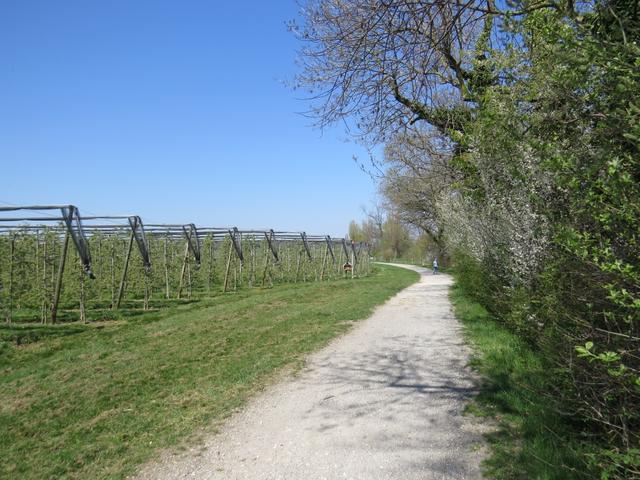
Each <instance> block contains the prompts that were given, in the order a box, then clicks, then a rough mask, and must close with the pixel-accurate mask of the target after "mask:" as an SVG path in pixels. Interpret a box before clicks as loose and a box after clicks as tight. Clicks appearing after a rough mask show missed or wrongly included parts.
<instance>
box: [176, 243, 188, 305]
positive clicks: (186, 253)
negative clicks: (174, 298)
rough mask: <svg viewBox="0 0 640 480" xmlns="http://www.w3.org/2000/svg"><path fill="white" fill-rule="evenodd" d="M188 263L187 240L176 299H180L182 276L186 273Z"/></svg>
mask: <svg viewBox="0 0 640 480" xmlns="http://www.w3.org/2000/svg"><path fill="white" fill-rule="evenodd" d="M188 261H189V240H187V243H186V245H185V246H184V256H183V258H182V270H181V271H180V283H179V284H178V298H180V297H182V284H183V283H184V274H185V272H186V271H187V262H188Z"/></svg>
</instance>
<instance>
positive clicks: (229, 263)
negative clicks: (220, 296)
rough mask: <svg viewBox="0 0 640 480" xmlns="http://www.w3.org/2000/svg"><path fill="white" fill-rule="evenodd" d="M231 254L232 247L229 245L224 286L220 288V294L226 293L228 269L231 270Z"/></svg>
mask: <svg viewBox="0 0 640 480" xmlns="http://www.w3.org/2000/svg"><path fill="white" fill-rule="evenodd" d="M232 254H233V245H231V244H229V255H228V256H227V268H226V269H225V272H224V284H223V286H222V292H223V293H224V292H226V291H227V284H228V283H229V269H230V268H231V255H232Z"/></svg>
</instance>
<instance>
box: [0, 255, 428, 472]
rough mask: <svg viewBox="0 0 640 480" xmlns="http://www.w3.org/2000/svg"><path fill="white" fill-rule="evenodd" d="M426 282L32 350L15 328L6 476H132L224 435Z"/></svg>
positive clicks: (141, 320)
mask: <svg viewBox="0 0 640 480" xmlns="http://www.w3.org/2000/svg"><path fill="white" fill-rule="evenodd" d="M417 279H418V275H417V274H416V273H414V272H411V271H407V270H403V269H398V268H393V267H385V266H381V267H376V271H375V273H374V274H372V275H371V276H370V277H366V278H360V279H356V280H346V279H345V280H337V281H331V282H324V283H302V284H295V285H283V286H278V287H276V288H273V289H255V290H250V291H249V290H247V291H241V292H238V293H235V294H227V295H221V296H218V297H216V298H213V299H209V300H203V301H200V302H197V303H193V304H189V305H182V306H175V307H173V308H171V309H168V310H165V311H161V312H152V313H147V314H145V315H141V316H138V317H135V318H130V319H125V320H120V321H116V322H106V323H101V324H99V325H95V324H90V325H78V324H71V325H59V326H43V327H41V330H39V329H38V327H37V326H30V327H24V328H28V329H30V331H31V332H32V333H30V334H29V335H30V336H29V335H27V337H28V338H30V341H27V342H24V343H23V344H21V345H17V344H16V343H15V342H12V341H11V339H12V338H13V337H12V335H14V334H15V330H16V329H19V328H20V327H19V326H18V327H10V328H9V327H7V328H5V329H4V330H2V331H0V347H1V348H0V458H2V461H1V462H0V477H1V478H20V479H34V478H41V479H50V478H92V479H93V478H123V477H124V476H126V475H127V474H130V473H131V472H132V471H134V469H135V466H136V465H138V464H140V463H142V462H144V461H145V460H147V459H149V458H150V456H152V455H153V454H154V453H155V452H156V451H157V450H158V449H160V448H165V447H169V446H175V445H178V446H179V445H181V444H184V442H185V441H188V440H192V441H193V440H194V438H193V435H194V433H196V434H197V433H204V432H206V431H212V430H214V429H215V426H216V424H219V422H220V420H221V419H223V418H225V417H226V416H228V415H229V414H230V413H231V412H232V411H233V410H234V409H236V408H237V407H239V406H241V405H242V404H243V402H245V400H246V399H247V398H248V397H249V396H250V395H251V394H252V393H255V392H256V391H258V390H259V389H261V388H262V387H264V385H265V384H267V383H268V382H269V381H270V379H273V377H274V375H275V374H276V373H277V372H279V371H283V368H285V367H291V366H297V365H300V363H301V361H302V359H303V358H304V356H305V355H306V354H308V353H309V352H311V351H313V350H316V349H318V348H319V347H321V346H322V345H324V344H326V343H327V342H328V341H329V340H330V339H331V338H333V337H335V336H336V335H339V334H341V333H343V332H345V331H346V330H347V329H349V327H350V325H352V323H353V322H354V321H356V320H358V319H362V318H365V317H366V316H368V314H369V313H370V312H371V311H372V309H373V307H374V306H375V305H378V304H380V303H382V302H384V301H385V300H386V299H388V298H389V297H390V296H392V295H393V294H395V293H396V292H397V291H399V290H400V289H402V288H404V287H406V286H408V285H410V284H411V283H413V282H415V281H416V280H417ZM11 329H13V330H11ZM12 332H13V333H12ZM18 333H20V332H18ZM24 333H25V332H22V334H24ZM23 336H24V335H23ZM2 339H4V340H2Z"/></svg>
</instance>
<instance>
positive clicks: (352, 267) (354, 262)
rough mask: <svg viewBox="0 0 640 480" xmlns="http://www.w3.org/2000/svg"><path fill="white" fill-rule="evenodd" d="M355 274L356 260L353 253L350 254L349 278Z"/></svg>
mask: <svg viewBox="0 0 640 480" xmlns="http://www.w3.org/2000/svg"><path fill="white" fill-rule="evenodd" d="M355 274H356V259H355V255H354V253H353V251H352V252H351V278H353V277H354V276H355Z"/></svg>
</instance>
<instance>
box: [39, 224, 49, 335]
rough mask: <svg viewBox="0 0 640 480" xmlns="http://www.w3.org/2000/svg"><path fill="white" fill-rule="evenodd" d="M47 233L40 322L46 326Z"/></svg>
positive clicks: (43, 248) (44, 249)
mask: <svg viewBox="0 0 640 480" xmlns="http://www.w3.org/2000/svg"><path fill="white" fill-rule="evenodd" d="M47 287H48V285H47V232H46V231H45V232H44V238H43V245H42V295H41V302H40V321H41V322H42V323H43V324H44V323H47V307H48V305H47V293H48V291H49V289H48V288H47Z"/></svg>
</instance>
